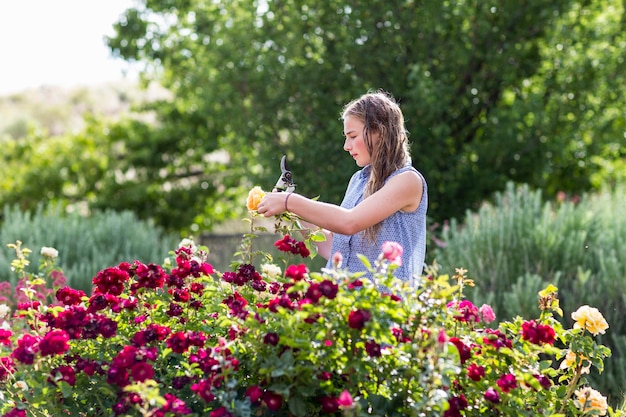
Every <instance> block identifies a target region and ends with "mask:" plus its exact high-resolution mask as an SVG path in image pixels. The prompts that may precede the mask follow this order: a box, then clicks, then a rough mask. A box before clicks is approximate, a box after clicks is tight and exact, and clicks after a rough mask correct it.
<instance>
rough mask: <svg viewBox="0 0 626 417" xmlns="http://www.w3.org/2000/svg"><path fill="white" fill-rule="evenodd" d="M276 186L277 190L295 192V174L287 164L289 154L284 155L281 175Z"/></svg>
mask: <svg viewBox="0 0 626 417" xmlns="http://www.w3.org/2000/svg"><path fill="white" fill-rule="evenodd" d="M274 188H275V189H276V190H277V191H285V192H288V193H293V192H294V191H295V189H296V184H294V183H293V174H292V173H291V171H290V170H289V167H288V166H287V155H283V157H282V159H281V160H280V177H279V178H278V181H276V185H275V186H274Z"/></svg>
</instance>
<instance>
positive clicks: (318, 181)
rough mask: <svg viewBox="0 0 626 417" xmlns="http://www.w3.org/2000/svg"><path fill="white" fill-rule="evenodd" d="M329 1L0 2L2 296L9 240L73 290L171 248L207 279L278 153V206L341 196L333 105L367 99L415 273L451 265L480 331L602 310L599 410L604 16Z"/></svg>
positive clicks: (615, 6) (346, 163)
mask: <svg viewBox="0 0 626 417" xmlns="http://www.w3.org/2000/svg"><path fill="white" fill-rule="evenodd" d="M350 3H351V4H350V5H348V4H346V2H341V1H336V0H324V1H300V0H282V1H271V0H265V1H251V0H242V1H238V0H232V1H212V2H205V1H197V0H185V1H183V0H167V1H166V0H161V1H159V0H141V1H140V0H116V1H106V2H105V1H91V2H84V1H79V0H73V1H69V0H59V1H55V2H47V1H44V0H23V1H20V2H10V3H6V2H5V3H3V4H2V5H0V56H1V59H2V65H1V66H0V149H1V151H0V207H2V208H3V209H2V215H1V216H0V240H1V241H2V243H3V249H2V251H1V252H0V280H2V281H5V282H12V283H14V282H15V280H16V277H15V276H13V275H12V273H11V271H10V268H9V263H10V260H11V259H12V258H13V256H14V255H15V254H14V253H12V252H11V250H10V249H9V248H8V247H6V246H5V244H8V243H13V242H15V241H16V240H20V241H22V242H24V245H25V246H28V247H30V248H32V249H33V250H34V254H33V256H34V257H33V262H34V263H36V261H37V252H38V251H39V249H40V247H41V246H54V247H56V248H57V249H59V252H60V258H59V262H60V264H61V265H62V266H63V268H64V269H65V271H66V273H67V276H68V279H69V280H70V283H71V284H72V285H74V286H76V287H82V288H89V286H90V282H91V278H92V277H93V276H94V274H95V273H96V272H97V271H98V270H100V269H102V268H104V267H107V266H110V265H113V264H117V263H118V262H120V261H131V260H133V259H140V260H142V261H144V262H161V261H162V260H163V258H164V257H165V256H166V255H167V252H168V250H171V249H173V248H175V247H176V245H177V243H178V241H179V240H180V239H181V238H183V237H189V236H191V237H193V238H194V239H196V240H197V241H199V242H201V243H203V244H206V245H207V247H208V248H209V250H210V261H211V262H212V263H214V264H215V265H216V267H218V268H219V270H222V271H223V270H226V269H228V268H229V266H230V264H231V262H233V254H234V253H235V252H236V251H237V250H238V247H239V243H240V242H241V238H242V235H243V233H246V232H247V231H248V229H247V228H248V226H246V223H245V222H243V221H242V218H245V217H247V216H248V213H247V212H246V208H245V198H246V195H247V193H248V191H249V190H250V188H252V187H253V186H257V185H258V186H261V187H262V188H263V189H266V190H270V189H271V188H272V186H273V184H274V183H275V181H276V178H277V176H278V174H279V171H280V170H279V162H280V158H281V156H282V155H283V154H284V155H287V157H288V160H289V164H290V167H291V168H292V170H293V172H294V177H295V181H296V183H297V185H298V188H297V190H298V192H300V193H302V194H304V195H307V196H309V197H316V196H319V198H320V199H321V200H323V201H328V202H332V203H339V202H340V201H341V198H342V196H343V193H344V191H345V187H346V183H347V181H348V179H349V177H350V176H351V174H352V173H353V172H354V171H355V169H356V167H355V166H354V163H353V161H352V159H351V158H350V157H349V156H348V155H346V154H345V153H344V152H343V151H342V144H343V137H342V134H341V131H342V124H341V121H340V120H339V115H340V112H341V109H342V106H343V105H344V104H345V103H347V102H348V101H349V100H351V99H352V98H355V97H357V96H359V95H361V94H362V93H364V92H367V91H369V90H375V89H384V90H386V91H389V92H390V93H391V94H393V95H394V96H395V97H396V99H397V100H398V101H399V102H400V105H401V107H402V109H403V112H404V114H405V118H406V123H407V127H408V130H409V131H410V140H411V151H412V155H413V164H414V166H415V167H416V168H417V169H418V170H420V171H421V172H422V173H423V174H424V176H425V178H426V180H427V181H428V185H429V197H430V206H429V224H430V232H429V237H430V241H429V242H430V243H429V247H428V262H429V263H436V264H437V265H439V268H440V271H441V272H442V273H452V272H453V271H454V268H455V267H464V268H467V269H468V270H469V274H468V275H469V276H470V277H471V278H473V279H474V280H475V281H476V289H475V290H474V291H473V292H471V293H470V294H468V296H469V297H470V298H472V300H473V301H474V302H475V303H476V304H477V303H480V302H489V303H491V304H492V305H494V307H495V308H496V313H497V314H498V315H499V317H500V318H501V319H506V318H508V317H513V316H515V315H518V314H519V315H524V316H527V317H528V316H530V317H533V316H537V315H538V310H537V306H536V301H537V291H539V290H540V289H542V288H543V287H544V286H545V285H547V284H548V283H554V284H555V285H557V286H558V287H559V289H560V295H561V297H562V305H563V306H564V310H565V311H566V314H565V317H564V319H563V320H564V321H565V322H567V321H569V320H570V319H569V313H568V312H571V311H574V310H575V309H576V308H577V306H579V305H581V304H590V305H594V306H596V307H598V308H600V309H601V311H602V312H603V314H604V315H605V317H606V318H607V320H608V322H609V325H610V326H611V328H610V332H608V333H607V335H606V336H605V340H603V342H604V343H606V344H608V345H610V347H611V348H612V349H613V352H614V357H613V358H611V360H610V361H609V362H610V363H607V364H606V370H605V373H604V374H603V375H602V376H601V377H599V381H600V382H599V383H598V384H597V385H598V387H601V388H602V389H601V390H602V391H604V392H607V393H609V394H610V396H611V399H612V400H613V401H616V400H617V399H621V397H622V395H623V392H624V389H625V388H626V386H625V382H626V366H625V365H626V359H624V355H623V353H624V352H625V351H626V324H624V323H623V316H624V314H626V302H625V301H626V297H625V296H624V293H623V290H622V288H624V285H625V284H626V283H625V281H626V253H625V251H624V249H623V242H624V241H626V213H625V210H624V207H626V201H624V200H625V197H624V183H625V179H626V158H625V154H626V114H625V113H626V110H625V109H626V95H625V94H624V93H623V89H624V85H626V82H625V81H626V79H625V76H626V65H624V50H626V30H624V29H625V25H626V11H625V9H624V3H623V2H622V1H619V0H589V1H577V0H560V1H557V2H554V1H552V0H537V1H533V2H518V1H501V2H495V3H488V2H482V1H477V0H474V1H471V0H470V1H459V2H434V1H433V2H430V1H422V2H420V1H412V0H369V1H358V2H350ZM270 229H271V227H270ZM276 238H277V236H275V235H272V234H271V233H269V234H267V235H264V236H260V237H259V238H258V239H257V241H256V243H255V244H256V245H258V247H259V248H260V249H262V250H270V249H271V248H272V243H273V241H274V240H276ZM300 261H301V260H300ZM300 261H298V262H300ZM305 262H307V264H308V265H309V266H310V268H312V269H314V268H315V269H319V268H320V267H321V265H323V261H322V260H320V259H319V258H316V259H313V260H306V261H305ZM592 377H594V378H595V377H598V376H597V375H592ZM600 384H601V385H600Z"/></svg>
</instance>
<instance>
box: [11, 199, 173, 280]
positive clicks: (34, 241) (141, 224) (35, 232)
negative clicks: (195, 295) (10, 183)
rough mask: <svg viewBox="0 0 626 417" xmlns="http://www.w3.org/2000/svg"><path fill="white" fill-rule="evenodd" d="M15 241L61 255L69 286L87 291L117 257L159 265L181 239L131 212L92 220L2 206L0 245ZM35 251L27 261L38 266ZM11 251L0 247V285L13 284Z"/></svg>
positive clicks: (50, 209) (54, 208)
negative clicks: (10, 266) (98, 273)
mask: <svg viewBox="0 0 626 417" xmlns="http://www.w3.org/2000/svg"><path fill="white" fill-rule="evenodd" d="M17 240H20V241H22V242H23V243H24V245H25V246H27V247H30V248H41V247H42V246H53V247H55V248H56V249H58V251H59V252H60V254H61V257H60V258H59V260H58V265H59V267H61V268H62V269H63V270H64V272H65V274H66V276H67V279H68V282H69V284H70V285H72V286H73V287H75V288H77V289H81V290H83V291H90V290H91V279H92V278H93V277H94V276H95V275H96V273H97V272H98V271H100V270H101V269H103V268H106V267H108V266H111V265H116V264H118V263H119V260H120V259H138V260H141V261H142V262H145V263H151V262H157V263H160V262H162V260H163V259H164V258H165V257H166V256H167V254H168V251H169V250H170V249H171V248H172V247H174V246H175V245H176V242H178V241H179V240H180V238H179V237H178V236H174V235H171V234H166V233H164V232H163V231H162V230H161V229H160V228H158V227H155V226H154V224H153V223H150V222H145V221H140V220H138V219H137V218H136V217H135V215H134V214H132V213H131V212H121V213H118V212H114V211H110V210H109V211H103V212H96V213H94V214H93V215H91V216H88V217H86V216H81V215H79V214H78V213H64V212H63V211H62V208H61V206H58V205H49V206H46V207H44V206H43V205H40V206H39V207H38V208H37V210H35V211H33V212H30V211H22V210H20V209H19V208H17V207H9V206H5V207H4V210H3V222H2V225H1V227H0V242H15V241H17ZM39 257H40V255H39V253H38V252H36V253H33V254H32V259H31V260H32V262H33V263H35V264H37V263H38V262H39ZM10 259H11V251H10V250H8V248H7V247H6V246H3V247H2V248H1V249H0V271H2V272H0V281H9V282H11V283H13V284H15V281H16V279H17V277H16V276H15V275H5V274H6V273H8V271H9V262H10Z"/></svg>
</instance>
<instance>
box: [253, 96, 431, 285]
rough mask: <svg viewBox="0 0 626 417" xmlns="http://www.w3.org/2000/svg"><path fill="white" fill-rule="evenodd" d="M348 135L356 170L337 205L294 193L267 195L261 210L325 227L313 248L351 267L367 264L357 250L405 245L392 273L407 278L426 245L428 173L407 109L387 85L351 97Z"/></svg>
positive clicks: (371, 252)
mask: <svg viewBox="0 0 626 417" xmlns="http://www.w3.org/2000/svg"><path fill="white" fill-rule="evenodd" d="M341 118H342V120H343V126H344V132H343V134H344V136H345V142H344V145H343V149H344V150H345V151H347V152H349V153H350V156H352V158H354V160H355V162H356V164H357V166H359V167H361V168H362V169H361V170H359V171H357V172H356V173H355V174H354V175H353V176H352V178H351V179H350V182H349V183H348V188H347V191H346V194H345V196H344V199H343V202H342V203H341V206H337V205H334V204H329V203H324V202H320V201H314V200H311V199H309V198H306V197H304V196H302V195H300V194H296V193H283V192H272V193H268V194H266V195H265V197H264V198H263V200H262V201H261V203H260V204H259V207H258V212H259V213H261V214H263V215H264V216H265V217H269V216H274V215H277V214H281V213H282V212H284V211H290V212H292V213H294V214H296V215H298V216H299V217H300V218H302V219H303V220H304V221H305V222H306V223H308V224H309V225H310V226H313V227H314V226H318V227H321V228H322V229H323V230H324V234H325V235H326V241H325V242H321V243H320V244H319V245H318V252H319V254H320V255H321V256H323V257H324V258H326V259H328V265H327V267H328V268H331V267H332V266H333V265H332V263H333V262H332V257H331V254H336V253H340V254H341V255H342V258H343V260H342V264H343V266H344V267H345V268H347V269H348V270H349V271H350V272H353V273H354V272H358V271H366V268H365V267H364V266H363V264H362V262H361V261H360V260H359V258H358V257H357V254H362V255H365V256H366V257H367V258H368V259H369V260H370V262H372V263H373V262H374V261H375V260H376V258H377V257H378V255H379V254H380V253H381V247H382V244H383V243H384V242H385V241H395V242H398V243H400V245H402V247H403V249H404V250H403V254H402V258H401V261H402V262H401V265H400V267H398V268H397V269H396V271H395V276H396V277H398V278H400V279H402V280H405V281H411V280H412V279H413V278H414V277H415V276H419V275H421V273H422V268H423V266H424V256H425V253H426V210H427V206H428V194H427V186H426V181H425V179H424V177H423V176H422V174H420V173H419V172H418V171H417V170H416V169H415V168H413V167H412V165H411V157H410V153H409V145H408V133H407V131H406V129H405V127H404V116H403V114H402V111H401V110H400V107H399V106H398V104H397V103H396V102H395V100H394V99H393V97H391V95H389V94H388V93H386V92H383V91H379V92H375V93H367V94H364V95H363V96H361V97H359V98H358V99H356V100H353V101H351V102H350V103H348V104H347V105H346V106H345V107H344V109H343V113H342V116H341Z"/></svg>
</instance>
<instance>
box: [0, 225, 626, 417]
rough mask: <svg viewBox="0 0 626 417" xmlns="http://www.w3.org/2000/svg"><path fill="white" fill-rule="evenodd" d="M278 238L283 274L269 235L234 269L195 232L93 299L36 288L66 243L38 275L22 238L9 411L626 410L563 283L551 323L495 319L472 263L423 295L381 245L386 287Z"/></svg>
mask: <svg viewBox="0 0 626 417" xmlns="http://www.w3.org/2000/svg"><path fill="white" fill-rule="evenodd" d="M279 230H280V231H281V232H282V233H283V236H282V237H281V238H280V239H279V240H278V241H277V242H276V246H277V247H279V248H281V250H282V251H283V252H284V253H285V254H286V255H288V257H287V258H286V259H291V260H292V261H289V262H287V263H286V264H285V268H284V269H283V268H281V267H280V266H279V265H278V264H277V263H271V264H264V266H263V267H262V268H261V271H257V270H256V268H255V267H254V266H253V265H252V264H251V263H249V262H250V260H252V259H253V257H254V256H256V255H262V253H259V252H258V251H255V250H254V249H253V242H254V234H249V235H248V236H246V237H245V239H244V243H243V245H242V247H243V248H244V249H243V250H242V251H241V253H239V255H237V256H238V259H239V260H238V261H237V262H234V264H233V267H234V268H233V270H232V271H226V272H223V273H220V272H218V271H215V270H214V268H213V267H212V266H211V265H210V264H208V263H206V262H205V259H206V248H197V247H195V245H194V243H193V242H192V241H189V240H185V241H183V242H181V244H180V246H179V247H178V248H177V249H176V250H175V251H174V252H172V254H171V258H169V260H168V261H167V262H165V263H164V264H163V265H162V266H160V265H156V264H149V265H146V264H143V263H141V262H139V261H135V262H132V263H128V262H122V263H120V264H119V265H118V266H116V267H109V268H107V269H104V270H102V271H100V272H99V273H98V274H97V276H96V277H95V278H94V292H93V293H92V294H91V295H87V294H85V293H82V292H81V291H78V290H75V289H72V288H70V287H62V288H59V289H58V290H57V291H56V293H55V296H54V298H52V299H49V300H47V301H44V302H40V301H39V300H38V299H36V293H37V291H36V288H37V286H38V285H41V284H42V282H43V281H44V279H49V278H48V277H49V276H51V275H52V274H54V273H58V272H59V271H58V270H57V269H56V268H55V267H54V265H53V263H52V261H53V256H54V255H55V253H54V252H53V251H52V250H46V251H45V252H44V253H45V254H47V255H45V256H44V257H43V260H42V263H41V267H40V272H39V273H37V274H30V273H28V272H27V270H26V269H25V267H26V262H25V258H26V257H27V255H28V251H26V250H24V248H22V247H21V245H20V244H19V243H17V244H14V245H12V248H13V249H14V250H15V251H16V259H15V260H14V262H13V263H12V265H13V267H14V268H15V269H16V270H17V272H18V273H19V274H20V275H21V280H22V282H23V283H24V285H25V288H26V289H27V291H24V292H23V294H24V296H25V297H26V300H23V301H22V302H21V303H20V304H19V305H18V306H17V307H16V308H15V309H14V310H9V309H8V308H7V307H3V308H2V309H1V311H3V312H4V317H9V319H8V322H7V324H6V325H3V330H4V331H3V332H2V333H0V342H2V343H0V348H1V351H0V352H2V353H1V354H0V364H1V366H0V379H2V380H3V383H2V385H0V396H2V398H3V399H4V402H3V403H0V404H3V405H1V406H0V412H1V413H4V415H3V417H10V416H25V415H27V414H28V415H33V416H39V415H41V416H47V415H76V416H87V415H88V416H105V415H107V416H108V415H128V416H182V415H194V416H200V415H203V416H207V415H208V416H210V417H219V416H223V417H228V416H246V417H248V416H253V415H254V416H297V417H304V416H320V415H335V416H338V415H344V416H366V415H367V416H444V417H452V416H482V415H485V414H486V415H517V416H537V415H545V416H564V415H570V416H579V415H580V416H582V415H604V414H607V413H608V415H610V416H623V415H624V413H623V411H620V410H618V411H614V410H613V409H612V408H611V407H609V406H608V405H607V404H606V398H605V397H603V396H602V394H601V393H600V392H598V391H596V390H594V389H593V388H592V387H591V386H589V384H588V382H587V381H586V379H585V371H586V370H587V368H589V367H590V366H595V367H597V368H598V369H599V370H602V367H603V364H604V359H605V358H606V357H607V356H608V355H609V354H610V351H609V350H608V349H607V348H606V347H604V346H602V345H600V344H598V343H596V341H595V336H596V335H597V334H601V333H604V332H605V331H606V329H607V326H608V324H607V323H606V321H605V320H604V317H603V316H602V315H601V313H600V312H599V311H598V310H596V309H594V308H592V307H589V306H582V307H581V308H580V309H578V310H577V311H575V312H574V313H573V314H572V317H573V319H574V320H575V322H576V324H575V325H574V326H573V327H572V328H570V329H565V328H563V327H562V326H561V325H560V323H559V322H558V321H557V320H556V319H555V318H554V317H553V315H554V314H556V315H559V314H561V313H562V311H561V309H560V306H559V302H558V299H557V298H556V288H554V287H547V288H546V289H545V290H543V291H542V292H541V293H540V294H539V300H540V302H541V310H540V314H539V316H538V317H537V318H536V319H534V320H524V319H522V318H520V317H517V318H516V319H515V320H513V321H510V322H502V323H500V325H499V326H495V328H493V327H494V326H493V323H492V327H487V326H486V325H487V324H489V323H491V322H493V320H494V319H495V317H494V315H493V311H492V310H491V308H490V307H489V306H487V305H483V306H481V307H480V308H477V307H476V306H475V305H474V304H473V303H472V302H470V301H469V300H468V299H466V298H465V297H464V288H466V287H467V286H468V285H471V281H470V280H469V279H468V278H467V276H466V271H464V270H462V269H459V270H457V271H456V272H455V275H454V276H453V277H452V278H450V277H449V276H446V275H439V274H438V273H437V271H436V270H430V271H429V273H428V274H427V275H426V276H424V277H421V279H420V280H418V284H417V285H416V286H415V287H409V286H408V285H407V284H406V283H403V282H400V281H398V280H396V279H395V278H394V276H393V273H394V270H395V267H396V266H395V264H394V259H388V258H391V255H389V253H390V251H383V252H382V253H381V255H380V257H379V258H378V259H377V260H376V261H375V262H374V263H373V264H370V263H369V262H368V261H367V260H366V259H364V258H363V259H362V260H363V262H364V263H365V265H366V266H367V268H368V270H369V271H370V273H371V274H372V279H371V280H370V279H367V278H365V277H363V276H362V275H363V274H350V273H349V272H347V271H345V270H343V269H341V256H340V255H339V254H336V255H335V256H334V257H333V264H334V268H332V269H331V270H322V271H320V272H311V271H309V270H308V268H307V267H306V266H305V265H304V264H302V263H297V261H298V260H299V259H300V257H305V256H308V255H309V252H310V248H311V242H310V241H309V239H316V238H317V237H316V236H317V235H316V234H313V235H310V236H309V239H308V240H307V241H306V242H302V241H298V240H296V239H294V238H293V237H292V236H291V235H290V234H284V232H285V231H289V230H293V223H292V224H288V225H287V226H286V227H280V228H279ZM391 252H393V251H391ZM386 254H387V255H386ZM293 260H295V261H296V262H295V263H294V262H293ZM381 287H382V288H384V290H383V291H382V292H381V291H380V290H379V288H381ZM29 289H30V290H32V291H29ZM9 312H13V313H14V314H12V315H10V314H9V315H8V314H7V313H9ZM560 363H562V365H560Z"/></svg>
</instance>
